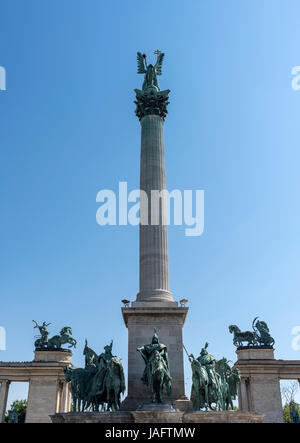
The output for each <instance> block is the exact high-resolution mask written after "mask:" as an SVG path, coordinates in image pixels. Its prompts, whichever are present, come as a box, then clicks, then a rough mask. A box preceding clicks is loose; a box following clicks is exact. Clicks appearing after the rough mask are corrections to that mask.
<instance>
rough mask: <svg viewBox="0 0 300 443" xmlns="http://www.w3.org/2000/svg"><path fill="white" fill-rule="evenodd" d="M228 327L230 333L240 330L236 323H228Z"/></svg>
mask: <svg viewBox="0 0 300 443" xmlns="http://www.w3.org/2000/svg"><path fill="white" fill-rule="evenodd" d="M228 329H229V332H230V334H232V333H237V332H241V330H240V328H239V327H238V326H237V325H230V326H229V328H228Z"/></svg>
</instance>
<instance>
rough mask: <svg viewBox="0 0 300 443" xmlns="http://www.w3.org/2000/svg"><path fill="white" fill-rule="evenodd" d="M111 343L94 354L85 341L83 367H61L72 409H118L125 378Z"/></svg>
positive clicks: (123, 390) (80, 410)
mask: <svg viewBox="0 0 300 443" xmlns="http://www.w3.org/2000/svg"><path fill="white" fill-rule="evenodd" d="M112 344H113V342H111V344H110V345H107V346H105V347H104V352H102V353H101V354H100V355H99V356H98V355H97V354H96V352H95V351H93V350H92V349H91V348H89V347H88V343H87V340H86V341H85V347H84V350H83V355H84V356H85V367H84V368H70V367H65V369H64V372H65V379H66V382H71V396H72V409H73V411H79V412H84V411H86V410H92V411H100V410H102V411H104V410H106V411H117V410H118V409H119V408H120V403H121V394H123V393H124V392H125V377H124V371H123V366H122V363H121V360H120V359H119V358H118V357H116V356H114V355H113V354H112Z"/></svg>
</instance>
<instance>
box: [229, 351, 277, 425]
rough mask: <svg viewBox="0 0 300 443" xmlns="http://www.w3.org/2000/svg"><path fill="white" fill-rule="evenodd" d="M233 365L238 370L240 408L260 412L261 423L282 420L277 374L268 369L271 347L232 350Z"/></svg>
mask: <svg viewBox="0 0 300 443" xmlns="http://www.w3.org/2000/svg"><path fill="white" fill-rule="evenodd" d="M236 353H237V356H238V360H237V362H236V363H235V367H238V368H239V369H240V371H241V387H240V395H241V398H240V399H239V404H240V406H241V407H242V410H243V411H246V410H248V411H251V412H256V413H261V414H264V415H265V417H264V423H282V422H283V411H282V402H281V393H280V377H279V374H278V373H276V372H273V371H272V363H273V362H275V359H274V349H273V348H263V347H261V348H256V347H252V348H250V347H249V348H244V349H242V348H241V349H238V350H237V351H236Z"/></svg>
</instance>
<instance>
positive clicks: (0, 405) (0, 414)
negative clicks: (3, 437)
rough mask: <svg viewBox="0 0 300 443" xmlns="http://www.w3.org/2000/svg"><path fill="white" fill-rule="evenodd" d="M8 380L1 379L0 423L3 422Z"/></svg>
mask: <svg viewBox="0 0 300 443" xmlns="http://www.w3.org/2000/svg"><path fill="white" fill-rule="evenodd" d="M9 385H10V381H9V380H2V381H1V387H0V423H4V418H5V411H6V406H7V397H8V390H9Z"/></svg>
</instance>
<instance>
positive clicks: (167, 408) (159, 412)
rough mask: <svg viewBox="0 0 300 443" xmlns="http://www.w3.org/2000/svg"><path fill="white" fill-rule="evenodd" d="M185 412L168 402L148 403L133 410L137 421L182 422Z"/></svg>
mask: <svg viewBox="0 0 300 443" xmlns="http://www.w3.org/2000/svg"><path fill="white" fill-rule="evenodd" d="M183 414H184V412H182V411H178V410H176V409H175V408H174V407H173V406H172V405H171V404H168V403H166V404H153V403H146V404H143V405H141V406H139V407H138V408H137V410H136V411H133V412H132V415H133V417H134V422H135V423H182V417H183Z"/></svg>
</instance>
